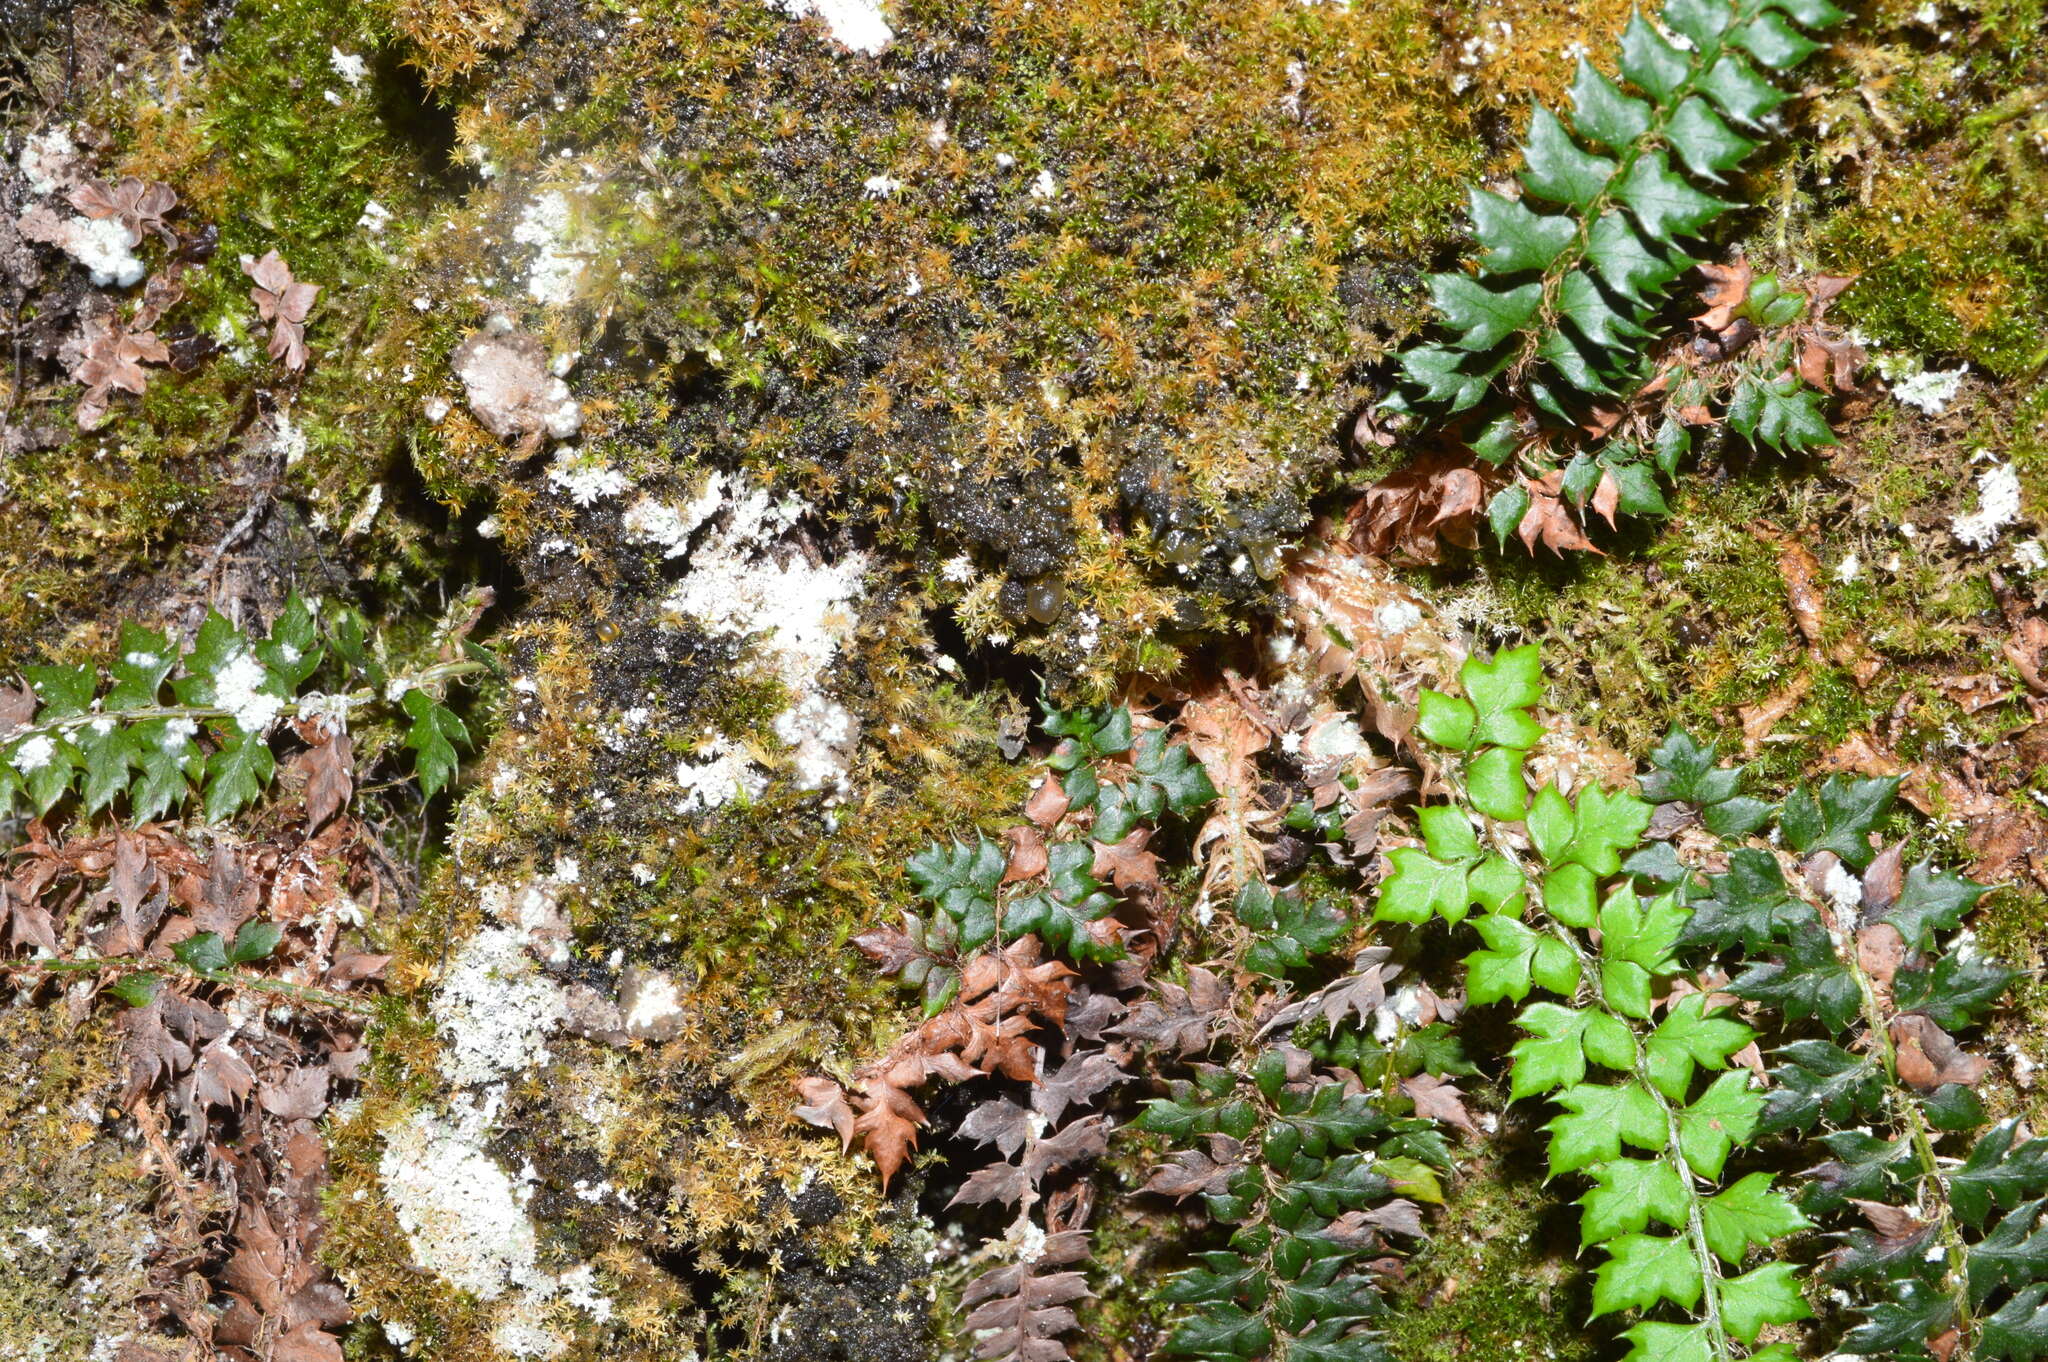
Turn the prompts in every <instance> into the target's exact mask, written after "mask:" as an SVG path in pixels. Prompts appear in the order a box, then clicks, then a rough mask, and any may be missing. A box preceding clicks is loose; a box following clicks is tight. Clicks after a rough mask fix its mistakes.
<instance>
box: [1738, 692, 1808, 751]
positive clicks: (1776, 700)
mask: <svg viewBox="0 0 2048 1362" xmlns="http://www.w3.org/2000/svg"><path fill="white" fill-rule="evenodd" d="M1812 685H1813V677H1812V676H1811V675H1809V674H1808V673H1806V672H1801V673H1799V675H1797V676H1795V677H1793V678H1792V680H1791V682H1790V683H1788V684H1787V685H1786V686H1785V688H1784V689H1783V690H1780V691H1779V692H1778V693H1777V694H1776V695H1772V696H1768V697H1766V698H1765V699H1763V700H1761V701H1759V702H1758V703H1756V704H1754V705H1744V706H1742V707H1741V708H1740V709H1739V710H1737V711H1736V712H1737V714H1738V715H1739V717H1740V718H1741V720H1742V755H1743V756H1745V757H1753V756H1755V755H1756V754H1757V751H1758V749H1759V748H1761V747H1762V746H1763V745H1764V742H1765V741H1766V740H1767V739H1768V738H1769V737H1770V733H1771V730H1772V729H1773V728H1775V727H1777V724H1778V720H1780V719H1782V718H1784V717H1785V716H1786V715H1787V714H1790V713H1791V712H1792V711H1793V710H1795V709H1797V708H1798V707H1799V702H1800V701H1801V700H1804V699H1805V698H1806V692H1807V690H1808V689H1809V688H1811V687H1812Z"/></svg>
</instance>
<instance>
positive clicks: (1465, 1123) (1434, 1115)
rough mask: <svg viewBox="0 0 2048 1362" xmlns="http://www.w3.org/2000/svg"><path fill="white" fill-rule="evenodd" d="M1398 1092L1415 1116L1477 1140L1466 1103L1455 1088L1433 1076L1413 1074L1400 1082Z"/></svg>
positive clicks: (1477, 1131)
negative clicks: (1455, 1129) (1438, 1122)
mask: <svg viewBox="0 0 2048 1362" xmlns="http://www.w3.org/2000/svg"><path fill="white" fill-rule="evenodd" d="M1401 1091H1402V1092H1405V1093H1407V1094H1408V1098H1409V1100H1410V1101H1412V1102H1414V1103H1415V1114H1416V1115H1417V1116H1422V1117H1426V1118H1427V1119H1429V1120H1432V1121H1442V1122H1443V1123H1444V1124H1445V1125H1452V1126H1456V1127H1457V1128H1458V1129H1459V1130H1462V1131H1464V1132H1465V1134H1467V1135H1469V1136H1470V1137H1471V1138H1473V1139H1475V1140H1476V1139H1478V1138H1479V1127H1478V1125H1477V1124H1476V1123H1475V1122H1474V1121H1473V1120H1472V1113H1471V1112H1469V1111H1467V1110H1465V1101H1464V1097H1463V1095H1462V1094H1460V1093H1459V1091H1458V1089H1457V1087H1456V1086H1455V1085H1453V1084H1451V1083H1448V1082H1445V1081H1444V1080H1443V1079H1441V1078H1438V1077H1436V1076H1435V1075H1433V1074H1416V1075H1415V1076H1413V1077H1412V1078H1404V1079H1402V1080H1401Z"/></svg>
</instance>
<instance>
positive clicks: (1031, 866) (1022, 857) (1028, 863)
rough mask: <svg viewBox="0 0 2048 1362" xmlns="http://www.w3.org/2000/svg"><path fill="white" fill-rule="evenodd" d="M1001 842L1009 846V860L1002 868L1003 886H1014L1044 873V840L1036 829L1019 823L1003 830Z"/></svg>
mask: <svg viewBox="0 0 2048 1362" xmlns="http://www.w3.org/2000/svg"><path fill="white" fill-rule="evenodd" d="M1003 840H1004V841H1006V842H1008V843H1009V844H1010V859H1009V861H1008V863H1007V864H1005V865H1004V867H1003V883H1004V884H1016V883H1017V882H1019V881H1020V880H1029V879H1034V878H1036V877H1037V876H1039V875H1043V874H1044V873H1045V866H1046V855H1045V838H1043V837H1041V836H1040V835H1039V832H1038V829H1037V828H1034V827H1030V826H1028V825H1026V824H1021V823H1020V824H1018V825H1017V826H1016V827H1014V828H1005V829H1003Z"/></svg>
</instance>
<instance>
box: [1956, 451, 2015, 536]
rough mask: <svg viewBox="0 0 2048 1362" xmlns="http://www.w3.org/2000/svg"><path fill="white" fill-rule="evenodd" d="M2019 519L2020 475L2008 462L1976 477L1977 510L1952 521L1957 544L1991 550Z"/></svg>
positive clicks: (1992, 467) (1994, 466)
mask: <svg viewBox="0 0 2048 1362" xmlns="http://www.w3.org/2000/svg"><path fill="white" fill-rule="evenodd" d="M2019 518H2020V475H2019V473H2018V472H2017V471H2016V470H2015V469H2014V468H2013V466H2012V465H2011V464H2009V463H2001V464H1993V465H1992V466H1991V467H1989V468H1987V469H1985V470H1984V471H1983V472H1981V473H1979V474H1978V475H1977V509H1976V510H1974V511H1972V512H1970V513H1969V514H1968V515H1959V516H1957V517H1956V518H1955V519H1954V520H1952V521H1950V522H1949V532H1950V533H1951V534H1953V535H1955V537H1956V541H1957V542H1958V543H1962V544H1967V545H1969V546H1970V547H1971V548H1973V549H1988V548H1990V547H1991V546H1992V544H1994V543H1996V542H1997V540H1998V536H1999V532H2000V531H2002V530H2004V529H2005V527H2006V526H2008V525H2010V524H2012V523H2013V522H2014V521H2016V520H2018V519H2019Z"/></svg>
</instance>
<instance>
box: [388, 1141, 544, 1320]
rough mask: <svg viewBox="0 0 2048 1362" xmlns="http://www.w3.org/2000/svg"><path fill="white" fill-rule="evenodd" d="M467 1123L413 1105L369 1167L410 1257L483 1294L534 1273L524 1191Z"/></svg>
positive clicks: (534, 1247) (493, 1295)
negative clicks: (380, 1184)
mask: <svg viewBox="0 0 2048 1362" xmlns="http://www.w3.org/2000/svg"><path fill="white" fill-rule="evenodd" d="M473 1126H474V1123H472V1122H463V1123H461V1124H457V1123H456V1122H453V1121H450V1120H448V1119H447V1118H445V1117H444V1116H442V1115H440V1114H438V1113H435V1112H431V1111H422V1112H416V1113H414V1114H413V1115H412V1116H410V1117H408V1118H407V1119H406V1120H404V1121H402V1122H400V1123H398V1124H397V1125H395V1126H393V1127H392V1128H390V1129H388V1130H386V1131H385V1132H384V1153H383V1157H382V1158H381V1159H380V1160H379V1161H378V1165H377V1173H378V1176H379V1178H380V1179H381V1180H382V1182H383V1184H384V1194H385V1196H386V1197H387V1198H388V1199H389V1200H390V1202H391V1208H392V1210H393V1212H394V1213H396V1215H397V1216H398V1224H399V1227H400V1228H401V1229H403V1230H404V1231H405V1237H406V1240H407V1242H408V1243H409V1244H410V1245H411V1247H412V1257H413V1261H414V1262H416V1263H418V1264H419V1265H420V1266H421V1267H423V1268H425V1269H426V1270H427V1271H429V1272H432V1273H434V1274H435V1275H436V1276H439V1277H441V1278H442V1279H443V1280H445V1281H446V1282H448V1283H449V1284H450V1285H451V1286H455V1287H458V1288H460V1289H462V1290H464V1291H468V1292H471V1293H473V1294H475V1295H476V1296H478V1297H480V1298H481V1299H483V1300H496V1299H497V1298H498V1297H500V1296H502V1295H504V1294H505V1292H506V1291H507V1290H510V1289H512V1288H514V1287H521V1286H527V1287H530V1286H534V1285H538V1284H540V1283H541V1281H542V1278H541V1274H540V1272H539V1270H538V1269H537V1267H536V1266H535V1260H536V1258H537V1256H538V1254H539V1249H540V1241H539V1236H538V1235H537V1234H536V1233H535V1231H534V1227H533V1221H532V1220H531V1219H529V1218H528V1216H527V1214H526V1200H527V1195H526V1192H525V1190H524V1189H523V1188H521V1187H519V1186H517V1185H516V1184H515V1183H514V1182H513V1180H512V1177H511V1175H510V1174H508V1173H506V1171H505V1170H504V1169H503V1168H501V1167H500V1166H499V1165H498V1162H497V1160H495V1159H493V1158H492V1157H491V1156H490V1155H489V1154H486V1153H485V1152H484V1151H483V1149H482V1147H481V1143H480V1136H479V1132H478V1131H477V1130H475V1129H474V1128H473Z"/></svg>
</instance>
